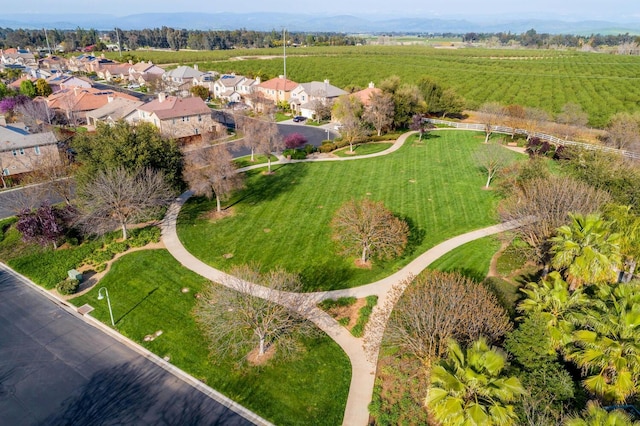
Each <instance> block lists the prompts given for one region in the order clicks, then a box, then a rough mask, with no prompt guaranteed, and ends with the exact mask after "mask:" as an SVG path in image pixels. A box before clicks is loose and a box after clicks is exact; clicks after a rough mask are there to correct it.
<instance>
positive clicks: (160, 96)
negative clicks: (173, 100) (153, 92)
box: [158, 92, 167, 103]
mask: <svg viewBox="0 0 640 426" xmlns="http://www.w3.org/2000/svg"><path fill="white" fill-rule="evenodd" d="M165 99H167V95H165V93H164V92H160V93H158V102H160V103H162V102H164V101H165Z"/></svg>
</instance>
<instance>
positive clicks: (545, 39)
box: [462, 29, 640, 54]
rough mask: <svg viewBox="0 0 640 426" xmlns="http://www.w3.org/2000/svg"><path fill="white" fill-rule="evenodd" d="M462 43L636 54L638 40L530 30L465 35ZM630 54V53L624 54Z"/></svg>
mask: <svg viewBox="0 0 640 426" xmlns="http://www.w3.org/2000/svg"><path fill="white" fill-rule="evenodd" d="M462 41H465V42H472V43H473V42H484V43H495V44H497V45H505V46H506V45H511V44H514V43H517V44H519V45H520V46H525V47H532V48H543V47H544V48H549V47H556V48H557V47H573V48H579V47H582V46H584V45H589V46H591V47H601V46H608V47H612V46H622V47H632V46H633V47H635V52H633V53H636V54H637V53H638V51H640V49H638V45H639V44H640V39H638V37H636V36H634V35H630V34H629V33H626V34H616V35H614V34H592V35H590V36H579V35H573V34H549V33H538V32H536V30H534V29H530V30H528V31H526V32H524V33H521V34H515V33H511V32H507V33H505V32H499V33H474V32H470V33H466V34H464V35H463V36H462ZM626 53H627V54H628V53H631V52H626Z"/></svg>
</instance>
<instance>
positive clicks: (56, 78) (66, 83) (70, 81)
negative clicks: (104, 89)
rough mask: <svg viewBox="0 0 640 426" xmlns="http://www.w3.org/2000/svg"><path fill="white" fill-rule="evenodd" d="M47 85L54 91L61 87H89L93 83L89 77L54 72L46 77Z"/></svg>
mask: <svg viewBox="0 0 640 426" xmlns="http://www.w3.org/2000/svg"><path fill="white" fill-rule="evenodd" d="M47 83H49V87H51V90H52V91H53V93H56V92H58V91H60V90H62V89H71V88H73V87H82V88H85V89H87V88H90V87H92V86H93V83H92V81H91V80H90V79H88V78H84V77H78V76H75V75H65V74H54V75H52V76H51V77H49V78H48V79H47Z"/></svg>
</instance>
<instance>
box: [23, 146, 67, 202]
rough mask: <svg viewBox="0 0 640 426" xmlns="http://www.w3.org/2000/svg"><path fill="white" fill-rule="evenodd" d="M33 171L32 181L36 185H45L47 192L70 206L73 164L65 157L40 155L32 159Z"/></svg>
mask: <svg viewBox="0 0 640 426" xmlns="http://www.w3.org/2000/svg"><path fill="white" fill-rule="evenodd" d="M32 161H33V164H34V166H33V167H34V171H33V172H32V173H31V175H32V179H33V180H34V181H35V182H38V183H46V188H47V190H49V191H51V192H53V193H54V194H56V195H58V196H59V197H61V198H62V199H64V201H65V203H66V204H67V205H71V199H72V198H73V188H74V179H73V176H72V175H73V169H74V167H73V164H72V163H71V161H70V160H69V158H68V157H66V156H57V155H42V156H39V157H38V158H37V159H33V160H32Z"/></svg>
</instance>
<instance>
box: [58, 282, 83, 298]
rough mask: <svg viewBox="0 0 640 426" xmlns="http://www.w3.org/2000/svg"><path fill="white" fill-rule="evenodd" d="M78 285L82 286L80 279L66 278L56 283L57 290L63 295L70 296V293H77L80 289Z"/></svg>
mask: <svg viewBox="0 0 640 426" xmlns="http://www.w3.org/2000/svg"><path fill="white" fill-rule="evenodd" d="M78 287H80V281H79V280H75V279H73V280H72V279H66V280H63V281H60V282H59V283H58V284H57V285H56V290H58V293H60V294H61V295H63V296H68V295H70V294H75V293H76V292H77V291H78Z"/></svg>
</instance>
